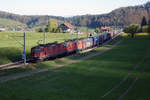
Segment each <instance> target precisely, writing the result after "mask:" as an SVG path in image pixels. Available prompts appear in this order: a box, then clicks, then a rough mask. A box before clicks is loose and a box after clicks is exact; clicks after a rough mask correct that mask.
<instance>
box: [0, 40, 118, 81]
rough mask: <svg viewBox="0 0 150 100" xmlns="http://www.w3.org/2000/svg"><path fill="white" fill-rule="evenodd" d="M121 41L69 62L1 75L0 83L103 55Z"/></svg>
mask: <svg viewBox="0 0 150 100" xmlns="http://www.w3.org/2000/svg"><path fill="white" fill-rule="evenodd" d="M120 42H121V41H119V42H117V43H115V44H114V45H112V46H111V47H110V48H105V49H104V50H101V51H99V52H96V53H94V54H90V55H87V56H86V57H82V58H80V59H78V60H73V61H69V62H68V63H65V64H58V65H56V66H54V67H51V68H43V69H35V70H32V71H28V72H23V73H19V74H14V75H8V76H3V77H0V83H4V82H7V81H10V80H16V79H19V78H23V77H27V76H31V75H34V74H37V73H40V72H45V71H48V70H54V69H58V68H60V67H64V66H66V65H69V64H73V63H78V62H81V61H83V60H86V59H89V58H91V57H94V56H97V55H101V54H103V53H105V52H107V51H109V50H111V49H112V48H114V47H116V46H117V45H118V44H120Z"/></svg>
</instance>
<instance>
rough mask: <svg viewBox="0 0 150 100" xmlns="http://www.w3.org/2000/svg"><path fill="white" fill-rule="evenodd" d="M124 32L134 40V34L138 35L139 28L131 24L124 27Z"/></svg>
mask: <svg viewBox="0 0 150 100" xmlns="http://www.w3.org/2000/svg"><path fill="white" fill-rule="evenodd" d="M124 31H125V32H126V33H128V34H130V35H131V37H132V38H134V36H135V33H138V32H139V31H140V26H139V25H135V24H132V25H130V26H127V27H125V29H124Z"/></svg>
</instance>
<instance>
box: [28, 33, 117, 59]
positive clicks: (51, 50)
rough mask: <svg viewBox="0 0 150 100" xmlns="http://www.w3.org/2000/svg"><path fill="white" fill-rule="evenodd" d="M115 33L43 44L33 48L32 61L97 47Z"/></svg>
mask: <svg viewBox="0 0 150 100" xmlns="http://www.w3.org/2000/svg"><path fill="white" fill-rule="evenodd" d="M114 35H115V34H114V33H104V34H102V35H97V36H91V37H88V38H82V39H76V40H69V41H65V42H63V43H57V42H54V43H48V44H41V45H38V46H35V47H33V48H31V59H32V61H43V60H46V59H49V58H57V57H63V56H65V55H69V54H70V55H71V54H73V53H77V52H79V51H83V50H86V49H89V48H94V47H97V46H99V45H101V44H103V43H104V42H106V41H108V40H110V39H112V38H113V37H114Z"/></svg>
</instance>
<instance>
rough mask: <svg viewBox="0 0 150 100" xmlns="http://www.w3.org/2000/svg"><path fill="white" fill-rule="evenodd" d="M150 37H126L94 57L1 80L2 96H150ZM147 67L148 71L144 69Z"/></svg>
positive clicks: (141, 99) (47, 99) (26, 99)
mask: <svg viewBox="0 0 150 100" xmlns="http://www.w3.org/2000/svg"><path fill="white" fill-rule="evenodd" d="M149 43H150V40H149V37H136V38H134V39H132V38H124V39H123V41H122V42H121V44H120V45H118V46H117V47H115V48H114V49H112V50H110V51H108V52H106V53H104V54H102V55H100V56H96V57H93V58H91V59H88V60H85V61H82V62H80V63H76V64H70V65H67V66H65V67H63V68H59V69H57V70H50V71H47V72H43V73H39V74H36V75H33V76H30V77H25V78H22V79H18V80H15V81H9V82H7V83H1V84H0V99H1V100H41V99H42V100H118V98H119V96H120V95H121V94H122V93H123V92H124V91H125V90H126V89H127V88H128V87H129V86H130V85H131V84H132V82H133V80H134V79H135V77H136V75H137V74H138V72H141V74H140V76H139V80H138V81H137V83H136V84H135V85H134V86H133V88H132V89H131V91H129V93H128V94H127V95H126V96H125V98H123V99H122V100H148V99H149V97H150V96H149V92H150V85H149V84H150V80H149V78H150V67H149V59H150V53H149V50H148V46H150V45H149ZM144 55H147V56H146V58H145V60H144V62H142V63H141V64H140V65H139V66H140V67H139V68H137V70H136V71H135V72H133V73H132V74H131V75H130V76H129V78H128V80H127V81H126V82H124V83H123V84H121V86H120V87H119V88H117V89H116V90H115V91H113V92H112V93H111V94H110V95H108V96H107V97H105V98H101V96H103V95H104V94H105V93H106V92H107V91H108V90H110V89H111V88H112V87H113V86H115V85H116V84H117V83H118V82H120V80H122V79H123V78H124V77H125V76H126V75H127V74H128V72H129V71H132V69H133V68H134V67H135V66H136V64H137V63H139V62H140V61H141V59H142V58H143V57H144ZM143 69H145V70H144V71H142V70H143Z"/></svg>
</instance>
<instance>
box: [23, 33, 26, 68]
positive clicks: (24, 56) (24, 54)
mask: <svg viewBox="0 0 150 100" xmlns="http://www.w3.org/2000/svg"><path fill="white" fill-rule="evenodd" d="M23 59H24V65H26V33H25V32H24V51H23Z"/></svg>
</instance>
